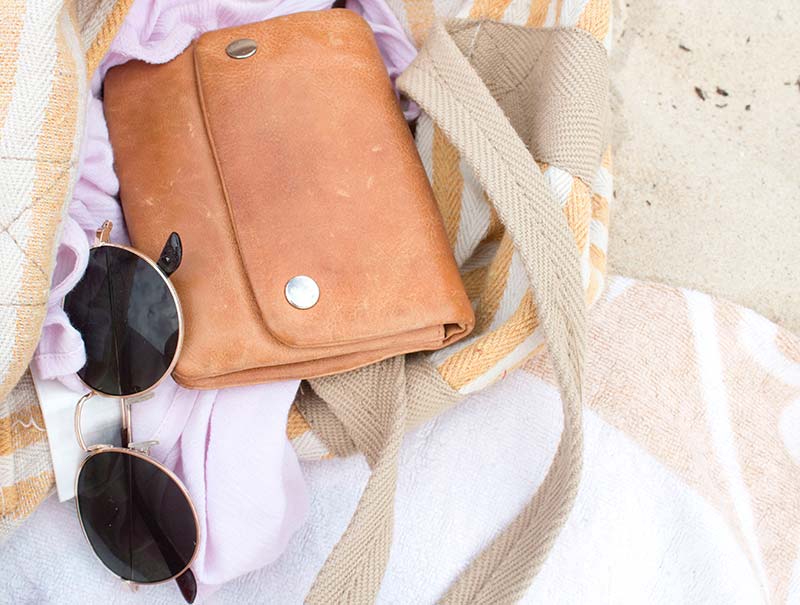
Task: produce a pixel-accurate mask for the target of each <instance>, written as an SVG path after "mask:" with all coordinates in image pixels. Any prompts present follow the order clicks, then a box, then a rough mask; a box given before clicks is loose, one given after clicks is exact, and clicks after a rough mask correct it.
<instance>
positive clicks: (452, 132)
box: [290, 20, 608, 604]
mask: <svg viewBox="0 0 800 605" xmlns="http://www.w3.org/2000/svg"><path fill="white" fill-rule="evenodd" d="M397 84H398V87H399V89H400V90H401V91H402V92H403V93H405V94H406V95H407V96H408V97H409V98H410V99H412V100H413V101H415V102H417V103H418V104H419V105H420V107H421V108H422V109H423V110H424V111H425V115H424V116H423V118H422V120H421V121H420V124H419V126H418V131H417V144H418V146H419V147H420V148H422V150H423V151H422V153H423V158H425V151H424V149H425V144H426V138H427V139H428V140H430V138H432V142H433V145H432V148H433V150H434V151H433V154H434V163H433V170H432V175H431V176H432V180H433V183H434V190H435V191H436V193H437V198H438V202H439V205H440V208H441V210H442V213H443V215H444V217H445V223H446V225H447V227H448V232H449V233H450V237H451V243H452V244H453V246H454V250H455V254H456V260H457V262H458V263H459V265H460V267H461V271H462V275H463V277H464V280H465V282H466V283H467V289H468V292H469V294H470V298H471V299H472V300H473V304H474V305H475V307H476V315H477V324H476V329H475V332H474V333H473V335H471V336H470V337H468V338H467V339H465V340H464V341H462V342H460V343H456V344H455V345H451V346H449V347H447V348H445V349H443V350H441V351H437V352H434V353H432V354H413V355H407V356H405V357H395V358H393V359H389V360H386V361H384V362H381V363H378V364H374V365H371V366H367V367H365V368H361V369H358V370H355V371H352V372H348V373H345V374H340V375H337V376H331V377H325V378H319V379H315V380H311V381H309V382H308V383H307V384H305V385H304V387H303V388H301V391H300V395H299V398H298V401H297V402H296V412H295V413H294V414H293V415H292V416H290V434H291V435H292V436H293V437H294V440H295V442H296V443H297V446H298V449H302V441H303V440H304V439H305V440H306V441H312V442H313V443H312V444H311V445H312V446H316V449H317V451H318V452H319V451H320V450H322V451H324V453H325V454H332V455H335V456H343V455H348V454H351V453H353V452H360V453H362V454H364V455H365V456H366V459H367V461H368V463H369V464H370V466H371V468H372V475H371V477H370V479H369V481H368V483H367V485H366V488H365V490H364V493H363V495H362V497H361V501H360V503H359V505H358V508H357V509H356V512H355V514H354V516H353V518H352V520H351V522H350V524H349V526H348V528H347V529H346V531H345V533H344V535H343V536H342V538H341V540H340V542H339V543H338V544H337V545H336V546H335V547H334V549H333V551H332V553H331V554H330V556H329V558H328V560H327V562H326V565H325V566H324V567H323V568H322V570H321V571H320V573H319V575H318V576H317V580H316V582H315V584H314V585H313V587H312V589H311V592H310V593H309V596H308V598H307V602H309V603H319V604H323V603H331V602H347V603H368V602H374V601H375V599H376V597H377V594H378V590H379V588H380V582H381V579H382V576H383V572H384V569H385V565H386V562H387V561H388V557H389V551H390V547H391V541H392V540H391V539H392V516H393V515H392V510H393V499H394V486H395V483H396V478H397V477H396V468H397V456H398V451H399V447H400V443H401V440H402V435H403V433H404V432H405V431H406V430H407V429H409V428H411V427H414V426H415V425H417V424H419V423H421V422H423V421H425V420H428V419H430V418H432V417H433V416H435V415H437V414H439V413H441V412H442V411H444V410H446V409H448V408H449V407H451V406H452V405H454V404H455V403H456V402H457V401H458V400H459V399H461V398H462V397H464V396H465V395H467V394H469V393H474V392H476V391H478V390H480V389H482V388H484V387H486V386H488V385H489V384H491V383H492V382H494V381H495V380H497V379H498V378H501V377H502V376H504V375H505V373H506V372H508V371H509V370H511V369H513V368H514V367H516V366H517V365H519V364H520V363H522V362H524V361H525V360H526V359H528V358H529V357H530V356H531V355H534V354H536V353H537V352H540V351H541V350H542V348H543V347H544V346H545V345H546V348H547V350H548V352H549V356H550V359H551V362H552V364H553V368H554V371H555V375H556V377H557V379H558V382H559V386H560V392H561V398H562V402H563V412H564V428H563V432H562V435H561V440H560V443H559V445H558V448H557V451H556V454H555V457H554V459H553V462H552V466H551V468H550V470H549V472H548V473H547V476H546V477H545V479H544V481H543V482H542V484H541V486H540V487H539V490H538V491H537V493H536V494H535V496H534V497H533V499H532V500H531V501H530V503H529V504H528V505H527V506H526V507H525V508H524V509H523V510H522V512H520V513H519V515H518V516H517V518H516V519H515V520H514V521H513V522H512V523H511V524H510V525H509V526H508V527H507V528H506V529H505V530H504V532H503V533H501V534H500V535H499V536H498V537H497V538H495V540H494V541H493V542H492V543H491V544H490V546H489V547H488V548H487V549H486V550H485V551H484V552H483V553H481V554H480V555H478V557H476V559H475V560H474V561H473V562H472V563H471V565H470V566H469V567H468V568H467V569H466V570H465V571H464V572H463V573H462V574H461V576H460V577H459V578H458V579H457V580H456V582H455V583H454V584H453V585H452V586H451V587H450V589H449V591H448V592H447V593H446V595H444V596H443V598H442V599H441V600H440V602H442V603H507V602H515V601H516V600H518V599H519V598H520V597H522V595H523V594H524V592H525V590H526V589H527V587H528V586H529V584H530V582H531V580H532V579H533V577H534V576H535V574H536V572H537V571H538V569H539V568H540V566H541V565H542V563H543V562H544V560H545V558H546V556H547V554H548V552H549V550H550V547H551V546H552V543H553V541H554V540H555V538H556V536H557V535H558V532H559V530H560V529H561V527H562V525H563V524H564V521H565V519H566V517H567V515H568V514H569V512H570V510H571V507H572V503H573V501H574V498H575V494H576V491H577V486H578V481H579V477H580V468H581V456H582V442H583V438H582V428H581V398H582V383H583V365H584V348H585V343H584V338H585V331H586V328H585V310H586V306H587V302H592V300H593V299H594V297H595V296H596V295H597V294H598V292H599V288H600V283H601V280H602V279H603V277H602V274H603V273H604V270H605V266H604V258H605V241H606V238H605V237H604V234H603V235H600V234H599V233H596V231H599V228H598V227H595V224H596V223H599V224H600V225H601V226H602V228H603V230H605V228H606V225H607V203H606V202H605V200H604V199H601V196H599V195H597V194H596V193H593V192H592V188H591V186H592V184H593V183H595V181H596V180H597V178H598V174H600V175H601V178H602V170H604V168H603V166H602V164H603V155H604V152H605V149H606V145H607V132H608V101H607V98H608V81H607V69H606V53H605V50H604V48H603V47H602V45H601V44H600V43H599V42H598V41H597V40H596V39H595V38H593V37H592V36H591V35H590V34H589V33H587V32H585V31H582V30H580V29H574V28H569V29H566V28H565V29H549V30H546V29H528V28H523V27H519V26H515V25H510V24H503V23H497V22H494V21H488V20H479V21H475V20H453V21H448V22H447V23H446V24H443V23H436V24H435V25H434V26H433V27H432V29H431V30H430V32H429V33H428V34H427V37H426V40H425V43H424V45H423V46H422V48H421V49H420V53H419V55H418V57H417V58H416V60H415V61H414V62H413V63H412V65H411V66H410V67H409V68H408V69H407V70H406V71H405V72H404V73H403V75H402V76H401V77H400V78H399V79H398V82H397ZM426 130H427V133H426ZM442 147H444V148H446V149H448V152H449V158H448V156H447V155H445V154H443V153H442V152H441V149H442ZM429 149H430V147H429ZM437 150H439V153H440V156H439V159H440V161H442V160H443V158H442V156H443V155H444V156H445V158H448V159H449V160H450V161H451V162H453V164H451V165H450V168H449V170H450V172H449V174H450V175H452V174H453V173H454V172H455V171H459V172H461V171H463V177H464V179H465V181H466V179H467V178H469V179H473V182H472V183H471V184H467V183H466V182H465V183H464V184H463V185H461V186H460V187H459V190H457V191H456V194H455V195H454V196H448V195H446V193H445V191H444V188H443V187H442V184H441V181H439V182H438V183H437V177H438V176H439V173H438V171H439V170H441V169H442V168H441V164H438V165H437V163H436V161H435V160H436V156H435V154H436V152H437ZM443 161H444V162H446V161H447V159H444V160H443ZM537 161H538V162H539V164H540V165H538V166H537ZM548 172H549V174H548ZM559 179H562V180H561V183H562V184H563V189H561V190H559V188H558V186H557V185H558V183H559ZM554 185H555V186H554ZM469 186H472V187H473V191H472V193H473V195H472V196H470V195H467V194H462V191H464V190H466V188H467V187H469ZM560 191H563V192H565V193H566V195H565V196H564V198H563V199H559V197H558V194H559V192H560ZM484 194H485V195H484ZM481 213H483V214H481ZM481 219H483V222H482V223H481ZM593 231H595V233H593ZM598 236H600V237H602V241H599V238H598ZM600 246H602V248H601V247H600ZM601 251H602V254H600V252H601ZM593 258H594V260H595V262H594V263H593V262H592V259H593ZM601 258H602V259H603V261H602V262H603V264H600V263H597V261H598V260H600V259H601ZM598 265H599V266H598ZM292 419H294V420H292ZM292 425H294V426H292ZM306 426H308V427H310V429H311V430H312V431H313V437H312V438H311V439H309V438H308V437H309V436H308V432H307V430H305V429H306ZM292 429H294V431H295V432H294V434H293V431H292ZM307 445H308V444H307ZM320 446H321V447H320ZM487 472H489V469H487Z"/></svg>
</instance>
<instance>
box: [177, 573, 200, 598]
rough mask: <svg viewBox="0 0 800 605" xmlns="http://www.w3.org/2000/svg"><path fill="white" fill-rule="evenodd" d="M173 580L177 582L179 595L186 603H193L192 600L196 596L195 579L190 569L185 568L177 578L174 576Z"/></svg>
mask: <svg viewBox="0 0 800 605" xmlns="http://www.w3.org/2000/svg"><path fill="white" fill-rule="evenodd" d="M175 582H176V583H177V584H178V588H179V589H180V591H181V595H183V598H184V599H185V600H186V602H187V603H194V600H195V599H196V598H197V580H196V579H195V577H194V574H193V573H192V570H191V569H187V570H186V571H184V572H183V573H182V574H181V575H179V576H178V577H177V578H175Z"/></svg>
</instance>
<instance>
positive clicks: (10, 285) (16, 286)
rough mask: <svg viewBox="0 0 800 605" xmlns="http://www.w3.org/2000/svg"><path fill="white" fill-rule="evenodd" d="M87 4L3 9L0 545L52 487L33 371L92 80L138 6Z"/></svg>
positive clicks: (26, 2)
mask: <svg viewBox="0 0 800 605" xmlns="http://www.w3.org/2000/svg"><path fill="white" fill-rule="evenodd" d="M80 1H81V2H82V6H81V9H82V10H81V13H82V16H81V18H80V19H79V17H78V13H79V10H78V5H77V2H76V1H67V2H64V0H4V1H3V2H0V191H2V196H0V283H2V284H3V287H2V289H0V539H2V538H3V536H4V535H5V534H7V533H8V531H9V530H10V529H12V528H13V527H14V526H16V525H17V524H18V523H19V522H20V521H21V520H22V519H24V518H25V517H26V516H27V515H29V514H30V513H31V512H32V511H33V510H34V509H35V508H36V506H38V504H39V502H41V500H42V499H43V498H44V497H45V496H46V495H47V493H49V491H50V490H51V488H52V485H53V480H54V477H53V472H52V468H51V465H50V455H49V450H48V446H47V440H46V436H45V432H44V424H43V421H42V417H41V412H40V410H39V407H38V401H37V399H36V396H35V393H34V390H33V383H32V381H31V379H30V375H29V374H26V373H25V370H26V367H27V364H28V360H29V359H30V358H31V355H32V354H33V351H34V349H35V347H36V343H37V342H38V339H39V333H40V331H41V325H42V321H43V319H44V315H45V305H46V302H47V296H48V292H49V288H50V276H51V274H52V270H53V265H54V262H55V248H56V245H57V243H58V237H57V236H58V233H59V229H60V226H61V218H62V216H63V214H64V212H65V210H66V206H67V203H68V201H69V199H70V197H71V191H72V186H73V184H74V181H75V179H76V178H77V164H78V151H79V143H80V137H81V136H82V135H83V116H84V114H85V106H86V98H87V91H88V81H89V79H90V77H91V74H92V71H93V70H94V68H95V67H96V66H97V64H98V63H99V61H100V58H102V57H103V55H105V53H106V51H107V49H108V46H109V45H110V43H111V40H112V39H113V37H114V35H115V34H116V31H117V29H118V27H119V24H120V23H121V21H122V19H123V18H124V15H125V13H126V12H127V8H128V5H129V4H130V1H131V0H124V1H122V2H119V3H115V2H114V0H94V1H92V0H80ZM87 14H88V15H90V16H91V18H88V19H86V18H85V17H86V15H87Z"/></svg>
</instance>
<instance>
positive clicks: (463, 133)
mask: <svg viewBox="0 0 800 605" xmlns="http://www.w3.org/2000/svg"><path fill="white" fill-rule="evenodd" d="M479 31H480V28H477V29H476V35H477V34H478V32H479ZM397 86H398V88H399V89H400V90H401V91H403V92H404V93H405V94H407V95H408V96H409V97H410V98H411V99H413V100H414V101H416V102H417V103H418V104H419V105H420V107H422V108H423V109H424V110H425V111H426V112H427V113H428V115H430V116H431V118H432V119H433V121H434V122H435V123H436V124H437V125H438V126H439V128H440V129H442V131H443V132H444V133H445V134H446V135H447V137H448V138H449V139H450V141H451V143H452V144H453V145H455V147H456V148H457V149H458V151H459V152H460V154H461V157H462V158H463V159H464V160H466V162H467V163H468V164H469V165H470V167H471V168H472V169H473V171H474V172H475V175H476V176H477V178H478V180H479V181H480V183H481V185H482V186H483V188H484V190H485V191H486V193H487V195H488V197H489V198H490V199H491V201H492V203H493V205H494V208H495V210H496V211H497V214H498V217H499V218H500V220H501V221H502V223H503V225H504V226H505V228H506V230H507V231H508V233H509V234H510V235H511V238H512V240H513V241H514V245H515V247H516V250H517V251H518V252H519V254H520V257H521V259H522V261H523V263H524V265H525V270H526V272H527V275H528V279H529V280H530V285H531V289H532V291H533V295H534V298H535V301H536V307H537V312H538V314H539V318H540V320H541V326H542V329H543V330H544V334H545V338H546V341H547V345H548V349H549V351H550V356H551V359H552V364H553V367H554V369H555V373H556V376H557V378H558V382H559V386H560V388H561V398H562V402H563V408H564V429H563V432H562V434H561V441H560V443H559V445H558V449H557V451H556V454H555V457H554V459H553V463H552V465H551V467H550V469H549V471H548V473H547V475H546V477H545V479H544V481H543V482H542V484H541V486H540V487H539V489H538V491H537V492H536V495H535V496H534V497H533V499H532V500H531V501H530V502H529V503H528V505H527V506H526V507H525V508H524V510H523V511H522V512H521V513H520V514H519V516H518V517H517V518H516V519H515V520H514V521H513V522H512V523H511V524H510V525H509V526H508V527H507V528H506V529H505V530H504V531H503V533H501V534H500V535H499V536H498V537H497V538H496V539H495V540H494V541H493V542H492V544H491V545H490V546H489V547H488V548H487V549H486V550H484V551H483V552H482V553H481V554H479V555H478V556H477V557H476V558H475V559H474V560H473V561H472V563H471V564H470V565H469V567H467V569H466V570H465V571H464V572H463V573H462V574H461V576H460V577H459V578H458V579H457V580H456V581H455V583H454V584H453V585H452V586H451V587H450V589H449V590H448V592H447V594H446V595H445V596H444V598H443V599H442V601H441V602H442V603H475V604H477V603H481V604H484V603H511V602H515V601H517V600H518V599H519V598H520V597H521V596H522V595H523V594H524V592H525V590H526V589H527V587H528V586H529V585H530V582H531V581H532V580H533V578H534V576H535V575H536V573H537V572H538V571H539V569H540V568H541V566H542V563H543V562H544V560H545V558H546V557H547V554H548V553H549V551H550V548H551V546H552V544H553V542H554V540H555V538H556V536H557V535H558V533H559V531H560V530H561V527H562V526H563V525H564V522H565V521H566V518H567V515H568V514H569V512H570V510H571V509H572V504H573V502H574V500H575V494H576V493H577V488H578V481H579V479H580V473H581V465H582V452H583V431H582V426H581V395H582V393H581V390H582V384H583V362H584V350H585V332H586V328H585V311H586V305H585V302H584V292H583V287H582V284H581V279H580V261H579V257H578V251H577V246H576V245H575V239H574V237H573V235H572V232H571V231H570V229H569V226H568V225H567V222H566V218H565V217H564V214H563V212H562V210H561V208H560V206H559V204H558V203H557V202H556V200H555V198H554V197H553V195H552V193H551V192H550V188H549V186H548V185H547V183H546V182H545V180H544V177H543V176H542V174H541V172H540V170H539V167H538V166H537V164H536V162H535V161H534V159H533V157H532V156H531V154H530V152H529V151H528V149H527V147H526V146H525V144H524V143H523V142H522V140H521V139H520V138H519V136H518V135H517V133H516V131H515V130H514V128H513V127H512V126H511V124H510V123H509V121H508V119H507V117H506V116H505V114H504V113H503V111H502V109H501V108H500V107H499V105H498V104H497V102H496V101H495V99H494V98H493V97H492V95H491V94H490V92H489V90H488V89H487V88H486V86H485V85H484V83H483V81H482V80H481V79H480V77H479V76H478V75H477V73H476V72H475V70H474V69H473V68H472V66H471V65H470V63H469V61H468V60H467V59H466V58H465V57H464V55H463V54H462V53H461V51H460V50H459V48H458V46H457V45H456V43H455V42H454V41H453V40H452V39H451V37H450V35H449V34H448V33H447V31H446V30H445V28H444V26H443V25H441V24H437V25H436V26H435V27H434V28H433V30H432V31H431V32H430V33H429V35H428V38H427V40H426V43H425V46H424V47H423V49H422V50H421V51H420V54H419V56H418V57H417V59H416V60H415V61H414V63H413V64H412V65H411V67H410V68H409V69H408V70H406V72H405V73H403V74H402V76H400V78H399V79H398V80H397Z"/></svg>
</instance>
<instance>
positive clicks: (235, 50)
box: [225, 38, 258, 59]
mask: <svg viewBox="0 0 800 605" xmlns="http://www.w3.org/2000/svg"><path fill="white" fill-rule="evenodd" d="M256 50H258V44H256V41H255V40H251V39H250V38H241V39H240V40H234V41H233V42H231V43H230V44H228V47H227V48H226V49H225V52H226V53H228V56H229V57H231V58H232V59H246V58H247V57H252V56H253V55H254V54H256Z"/></svg>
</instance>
